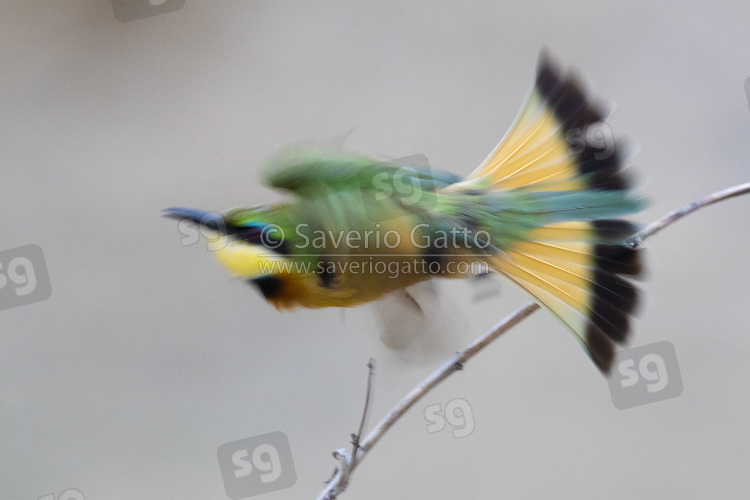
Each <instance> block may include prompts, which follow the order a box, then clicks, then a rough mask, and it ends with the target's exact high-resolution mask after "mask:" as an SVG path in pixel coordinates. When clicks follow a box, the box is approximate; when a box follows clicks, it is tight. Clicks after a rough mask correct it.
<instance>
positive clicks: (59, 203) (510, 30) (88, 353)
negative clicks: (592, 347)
mask: <svg viewBox="0 0 750 500" xmlns="http://www.w3.org/2000/svg"><path fill="white" fill-rule="evenodd" d="M117 1H122V0H117ZM541 47H547V48H549V49H550V50H551V52H552V53H553V54H554V55H555V56H556V57H557V58H558V59H560V60H561V61H562V62H564V63H565V64H567V65H571V66H573V67H575V68H577V69H578V70H580V71H581V72H582V73H583V74H585V75H586V76H587V78H588V79H590V82H591V84H592V85H593V88H594V89H595V90H596V92H597V93H598V94H599V95H602V96H604V97H606V98H608V99H610V100H611V101H613V102H614V103H616V105H617V110H616V113H615V115H614V117H613V118H612V119H611V121H610V123H611V124H612V126H613V128H614V129H615V131H616V132H617V133H618V134H620V135H624V136H626V137H629V138H631V139H632V141H633V143H634V144H636V145H637V146H638V148H639V153H638V156H637V157H636V162H635V165H636V168H637V170H638V171H639V172H640V174H641V178H642V184H643V191H644V192H645V193H646V194H647V195H648V196H649V198H650V199H651V200H652V204H651V205H650V207H649V208H648V210H646V211H645V212H644V213H643V214H641V215H640V216H639V217H640V220H641V221H643V222H647V221H650V220H652V219H654V218H656V217H657V216H659V215H662V214H664V213H666V212H667V211H669V210H671V209H673V208H676V207H678V206H680V205H682V204H684V203H687V202H689V201H691V200H693V199H696V198H697V197H699V196H701V195H703V194H707V193H709V192H711V191H715V190H717V189H721V188H724V187H728V186H730V185H734V184H739V183H741V182H746V181H748V180H750V175H749V174H750V168H748V165H749V164H750V140H748V139H750V111H749V110H748V103H747V100H746V96H745V93H744V90H743V84H744V81H745V79H746V78H748V77H750V51H748V47H750V6H748V5H747V2H739V1H737V2H721V3H715V2H691V6H687V5H686V4H685V3H684V2H660V3H659V4H658V5H657V4H656V3H654V2H639V1H637V2H628V3H627V4H619V3H618V4H615V3H614V2H610V3H606V4H605V3H602V2H565V3H562V2H559V3H549V2H523V3H521V2H518V3H516V2H504V3H498V2H442V1H440V2H435V1H419V2H408V3H404V2H347V1H341V2H317V1H307V2H286V1H254V0H253V1H250V0H246V1H214V2H203V1H198V0H187V1H186V2H185V5H184V7H183V8H182V9H179V10H177V11H174V12H171V13H166V14H163V15H158V16H154V17H149V18H145V19H140V20H134V21H132V22H125V23H123V22H119V21H118V20H116V19H115V17H114V14H113V8H112V5H111V3H110V1H108V0H98V1H95V2H94V1H88V2H84V1H81V0H66V1H64V2H42V1H38V0H34V1H31V0H4V1H3V2H2V4H1V5H0V68H1V69H0V82H2V83H1V85H0V116H2V120H1V121H0V172H1V173H0V181H1V182H0V206H1V207H2V215H3V216H2V218H0V237H1V239H0V250H6V249H12V248H16V247H21V246H23V245H28V244H38V245H39V246H40V247H41V248H42V249H43V251H44V255H45V258H46V263H47V267H48V269H49V276H50V281H51V285H52V295H51V297H50V298H49V299H48V300H46V301H42V302H37V303H34V304H29V305H24V306H22V307H17V308H13V309H7V310H4V311H1V312H0V324H1V325H2V328H1V330H0V499H2V500H5V499H37V498H39V497H41V496H43V495H47V494H52V493H54V494H55V495H59V494H60V493H61V492H62V491H65V490H68V489H70V488H76V489H78V490H80V492H82V493H83V494H84V495H85V498H86V500H96V499H107V500H119V499H133V498H153V499H193V498H194V499H225V498H227V496H226V494H225V491H224V486H223V483H222V476H221V473H220V471H219V465H218V461H217V454H216V453H217V449H218V447H219V446H220V445H222V444H223V443H227V442H231V441H235V440H240V439H245V438H251V437H253V436H258V435H262V434H266V433H271V432H275V431H282V432H284V433H285V434H286V435H287V436H288V438H289V443H290V446H291V450H292V455H293V460H294V466H295V469H296V474H297V481H296V483H295V484H294V486H293V487H291V488H288V489H283V490H279V491H276V492H273V493H268V494H266V495H264V496H262V497H260V498H264V499H267V500H276V499H292V498H294V499H306V498H315V497H316V495H317V494H318V493H319V491H320V490H321V489H322V487H323V484H322V481H323V480H325V479H327V478H328V477H329V475H330V473H331V471H332V470H333V467H334V465H335V461H334V459H333V458H332V457H331V454H330V452H331V451H332V450H334V449H336V448H339V447H342V446H344V445H346V444H347V442H348V440H349V433H351V432H354V431H355V430H356V427H357V425H358V424H359V417H360V414H361V409H362V402H363V398H364V387H365V379H366V368H365V366H364V365H365V363H366V362H367V359H368V358H369V357H370V356H375V357H376V358H377V360H378V369H377V375H376V379H375V382H374V384H375V387H374V390H375V393H374V401H373V405H372V417H371V420H370V424H371V425H372V424H374V423H375V422H376V421H377V420H378V419H379V418H380V417H381V416H382V415H383V414H384V413H385V412H386V411H387V410H388V409H389V408H390V407H391V406H392V405H393V404H394V403H395V402H396V401H397V400H398V399H399V398H400V397H401V396H402V395H403V394H405V393H406V392H407V391H408V390H409V389H411V388H412V387H413V386H414V385H415V384H416V383H417V382H418V381H419V380H421V379H422V378H423V377H424V376H425V375H426V374H428V373H429V372H430V371H431V369H432V365H430V364H427V363H424V362H422V363H408V362H405V361H403V360H401V359H396V358H394V357H393V356H389V355H388V352H387V351H386V350H385V349H384V348H383V347H382V346H381V345H380V344H379V342H378V339H377V331H376V330H377V327H376V324H375V323H374V322H373V320H372V315H371V311H369V310H368V309H367V308H359V309H353V310H347V311H345V312H343V313H342V311H340V310H336V309H331V310H320V311H308V310H301V311H298V312H293V313H285V314H280V313H278V312H277V311H276V310H275V309H273V308H272V307H270V306H268V305H267V304H266V303H265V302H264V301H263V300H262V299H261V298H260V297H259V296H258V294H257V293H256V292H255V291H254V290H253V289H252V288H250V287H248V286H246V285H245V284H243V283H241V282H239V281H235V280H231V279H230V278H229V276H228V274H226V273H225V272H224V271H223V269H221V268H220V267H219V265H218V264H217V263H216V262H215V261H214V259H213V258H212V256H211V255H210V254H209V252H208V251H207V250H206V247H205V245H204V244H202V243H199V244H196V245H192V246H187V247H185V246H182V245H181V242H180V234H179V232H178V230H177V225H176V224H175V223H174V221H170V220H166V219H163V218H161V217H160V216H159V214H160V210H161V209H163V208H165V207H169V206H175V205H181V206H195V207H200V208H206V209H218V210H221V209H226V208H229V207H233V206H237V205H243V204H246V205H257V204H262V203H268V202H272V201H277V200H280V199H282V195H281V194H280V193H276V192H273V191H271V190H269V189H267V188H265V187H263V186H261V185H259V183H258V182H257V173H258V171H259V168H260V167H261V165H262V164H263V162H264V161H265V160H266V159H267V158H268V157H269V156H270V155H271V154H273V153H274V152H275V151H277V150H278V149H279V148H280V147H282V146H284V145H286V144H289V143H293V142H296V141H300V140H313V141H331V142H336V141H339V142H340V141H341V140H342V139H341V138H342V137H344V136H346V134H347V133H349V132H350V131H352V130H353V132H352V133H351V135H349V136H348V138H347V140H346V143H345V147H346V148H348V149H352V150H356V151H362V152H367V153H375V154H381V155H386V156H390V157H401V156H407V155H411V154H416V153H419V154H424V155H426V156H427V158H429V160H430V163H431V165H432V166H433V167H434V168H441V169H447V170H451V171H453V172H456V173H459V174H467V173H468V172H469V171H471V170H472V169H473V168H474V167H475V166H476V165H477V164H478V163H479V162H480V161H481V160H482V159H483V158H484V157H485V156H486V154H487V153H488V152H489V151H490V150H491V149H492V148H493V147H494V146H495V144H496V143H497V141H498V140H499V139H500V138H501V137H502V135H503V134H504V133H505V131H506V129H507V127H508V125H509V124H510V122H511V121H512V119H513V118H514V116H515V114H516V112H517V110H518V108H519V106H520V104H521V102H522V99H523V98H524V96H525V94H526V91H527V90H528V88H529V85H530V82H531V79H532V77H533V71H534V68H535V64H536V59H537V56H538V54H539V51H540V48H541ZM749 209H750V198H746V199H736V200H731V201H728V202H725V203H722V204H720V205H717V206H715V207H713V208H709V209H706V210H705V211H702V212H699V213H697V214H695V215H693V216H691V217H689V218H688V219H685V220H684V221H682V222H680V223H678V224H676V225H674V226H672V227H670V228H668V229H667V230H665V231H664V232H663V233H661V234H659V235H657V236H655V237H654V238H652V239H651V240H649V241H648V243H647V246H648V248H649V268H650V277H649V279H648V281H647V283H646V285H645V288H646V292H647V295H646V304H645V307H644V308H643V312H642V314H641V316H640V319H639V321H638V322H637V324H636V331H635V335H634V338H633V342H632V345H634V346H639V345H647V344H650V343H653V342H657V341H662V340H667V341H670V342H671V343H672V344H673V345H674V346H675V349H676V352H677V357H678V360H679V368H680V370H681V373H682V379H683V383H684V391H683V393H682V395H681V396H679V397H676V398H673V399H669V400H665V401H661V402H656V403H652V404H648V405H644V406H639V407H636V408H631V409H627V410H618V409H617V408H615V407H614V406H613V404H612V401H611V399H610V394H609V389H608V386H607V382H606V379H604V378H603V377H602V376H601V375H600V374H599V373H598V372H597V370H596V368H595V367H594V366H593V364H592V363H591V362H590V361H589V360H588V359H587V358H586V356H585V355H584V354H583V353H582V351H581V349H580V348H579V347H578V345H577V344H576V342H575V341H574V340H573V339H572V338H571V336H570V335H569V334H568V333H566V331H565V330H564V328H563V327H562V326H561V325H560V324H558V323H557V322H556V321H555V320H554V319H552V318H551V317H550V315H549V314H547V313H544V312H540V313H537V314H535V315H534V316H533V317H532V318H530V319H529V320H527V321H526V322H524V323H523V324H522V325H520V326H519V327H517V328H515V329H514V330H512V331H511V332H510V333H508V334H507V335H506V336H505V337H503V338H501V339H500V340H499V341H497V342H496V343H495V344H493V345H492V346H490V347H489V348H488V349H487V350H485V351H484V352H483V353H481V354H480V355H479V356H478V357H477V358H476V359H475V360H474V361H472V362H471V363H470V364H469V365H467V367H466V370H465V371H464V372H462V373H459V374H457V375H455V376H453V377H452V378H451V379H449V380H448V381H447V382H446V383H444V384H443V385H442V386H440V387H439V388H438V389H437V390H436V391H434V392H433V393H431V394H430V395H428V397H427V398H426V399H425V400H424V401H423V402H421V403H419V404H418V405H417V407H415V408H414V409H413V410H412V411H411V412H410V413H408V414H407V415H406V416H405V418H404V419H403V420H402V421H400V422H399V423H398V424H397V425H396V426H395V427H394V428H393V430H392V431H391V432H390V433H389V434H388V435H386V437H385V438H384V439H383V441H382V442H381V443H380V444H379V445H378V446H377V447H376V448H375V449H374V451H373V452H372V453H371V454H370V456H369V457H368V458H367V459H366V461H365V462H363V463H362V466H361V468H360V469H359V470H358V471H357V472H356V474H355V475H354V478H353V484H352V485H351V487H350V489H349V491H347V493H346V494H345V495H344V496H343V497H341V498H346V499H348V500H357V499H370V498H410V499H414V500H421V499H430V500H432V499H443V498H462V499H463V498H467V499H468V498H471V499H491V498H565V499H567V498H570V499H589V498H591V499H593V498H615V499H631V498H675V499H677V498H679V499H684V498H691V499H693V498H695V499H702V498H707V497H711V498H746V495H747V491H748V488H750V476H748V473H747V469H748V467H750V402H749V398H748V396H750V388H749V387H748V384H747V381H748V379H749V378H750V366H749V365H748V362H747V360H748V356H749V355H750V337H748V324H750V308H749V307H748V302H749V299H750V285H748V281H749V278H750V236H748V232H749V231H750V218H749V217H748V216H747V214H748V211H749ZM444 285H445V286H443V288H445V290H446V293H447V294H448V295H449V296H450V297H452V303H453V304H454V305H455V307H456V309H457V310H458V311H459V312H460V314H457V315H456V321H457V323H458V324H459V325H460V327H458V328H455V334H454V338H453V339H452V343H453V345H449V346H447V349H446V350H445V352H444V357H447V356H448V355H450V354H451V353H452V352H453V351H457V350H460V349H461V348H462V347H464V346H465V345H466V344H467V343H468V342H470V341H471V340H472V339H473V338H474V337H476V336H478V335H479V334H480V333H482V332H483V331H485V330H486V329H487V328H488V327H490V326H491V325H492V324H494V323H495V322H496V321H498V320H499V319H501V318H502V317H503V316H505V315H506V314H508V313H510V312H511V311H512V310H514V309H515V308H517V307H518V306H519V305H521V304H522V303H524V301H525V300H526V297H525V296H524V295H523V293H521V292H520V291H518V290H516V289H515V288H514V287H513V286H512V285H511V284H510V283H509V282H507V281H501V282H500V286H501V292H500V294H499V295H496V296H494V297H491V298H487V299H484V300H480V301H476V300H474V299H472V294H473V291H472V290H473V289H472V287H471V286H470V285H469V284H465V283H445V284H444ZM456 398H463V399H465V400H466V401H468V402H469V403H470V405H471V412H472V415H473V418H474V421H475V430H474V432H473V433H472V434H471V435H469V436H467V437H464V438H460V439H457V438H454V437H453V435H452V433H451V431H450V429H446V430H444V431H442V432H435V433H428V432H427V430H426V420H425V416H424V409H425V407H426V406H428V405H434V404H442V405H445V404H446V403H447V402H448V401H451V400H454V399H456ZM63 500H64V499H63Z"/></svg>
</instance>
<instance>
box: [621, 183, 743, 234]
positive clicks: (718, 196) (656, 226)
mask: <svg viewBox="0 0 750 500" xmlns="http://www.w3.org/2000/svg"><path fill="white" fill-rule="evenodd" d="M747 193H750V182H748V183H745V184H740V185H738V186H733V187H730V188H727V189H722V190H721V191H717V192H715V193H712V194H709V195H708V196H704V197H703V198H701V199H699V200H696V201H694V202H692V203H689V204H687V205H685V206H684V207H682V208H678V209H677V210H674V211H672V212H669V213H668V214H667V215H665V216H664V217H661V218H659V219H657V220H655V221H654V222H652V223H651V224H649V225H648V226H646V227H644V228H643V229H642V230H640V231H639V232H638V233H636V234H634V235H633V236H631V237H630V238H628V241H627V243H628V245H629V246H630V247H631V248H635V247H637V246H639V245H640V244H641V243H642V242H643V240H645V239H646V238H648V237H649V236H653V235H654V234H656V233H658V232H659V231H661V230H662V229H664V228H665V227H667V226H669V225H671V224H674V223H675V222H677V221H678V220H680V219H682V218H683V217H685V216H686V215H688V214H691V213H693V212H695V211H696V210H698V209H699V208H703V207H707V206H708V205H712V204H714V203H716V202H718V201H722V200H726V199H728V198H733V197H735V196H740V195H743V194H747Z"/></svg>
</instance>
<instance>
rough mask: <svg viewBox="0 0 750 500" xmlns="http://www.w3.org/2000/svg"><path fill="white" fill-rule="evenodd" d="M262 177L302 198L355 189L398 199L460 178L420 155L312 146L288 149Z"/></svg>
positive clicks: (430, 189) (274, 160) (368, 193)
mask: <svg viewBox="0 0 750 500" xmlns="http://www.w3.org/2000/svg"><path fill="white" fill-rule="evenodd" d="M262 179H263V181H264V182H265V183H266V184H268V185H269V186H272V187H275V188H279V189H285V190H287V191H291V192H293V193H295V194H296V195H298V196H301V197H319V196H325V195H326V194H328V193H330V192H332V191H353V190H356V191H360V192H363V193H365V194H366V195H368V196H369V195H372V196H377V195H378V193H380V194H381V195H383V194H385V195H386V196H388V195H396V196H395V198H398V197H399V195H403V196H402V197H403V198H408V195H410V194H412V195H414V194H418V193H416V191H424V192H434V191H435V190H437V189H440V188H442V187H445V186H447V185H449V184H453V183H454V182H458V180H459V178H458V177H457V176H455V175H453V174H449V173H445V172H431V171H430V169H429V167H428V166H427V164H426V159H424V157H423V156H421V155H415V156H411V157H407V158H403V159H400V160H385V159H381V158H375V157H371V156H366V155H360V154H356V153H351V152H347V151H340V150H326V149H322V148H317V147H312V146H295V147H291V148H287V149H285V150H284V151H282V152H281V153H280V154H279V155H277V156H276V157H275V158H274V159H273V160H272V161H271V162H269V164H268V165H267V166H266V168H265V169H264V171H263V174H262ZM381 198H382V196H381Z"/></svg>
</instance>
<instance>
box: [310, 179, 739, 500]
mask: <svg viewBox="0 0 750 500" xmlns="http://www.w3.org/2000/svg"><path fill="white" fill-rule="evenodd" d="M747 193H750V183H746V184H740V185H738V186H734V187H731V188H728V189H724V190H722V191H717V192H715V193H713V194H710V195H708V196H705V197H703V198H701V199H699V200H697V201H694V202H692V203H690V204H688V205H685V206H684V207H682V208H679V209H677V210H675V211H673V212H670V213H668V214H667V215H665V216H664V217H661V218H660V219H657V220H656V221H654V222H652V223H651V224H649V225H647V226H646V227H645V228H643V229H642V230H641V231H639V232H638V233H636V234H635V235H633V236H631V237H630V238H628V240H627V241H626V244H627V245H628V246H630V247H631V248H636V247H638V246H640V245H641V243H643V241H644V240H645V239H646V238H649V237H650V236H653V235H654V234H656V233H657V232H659V231H661V230H662V229H664V228H665V227H667V226H669V225H671V224H673V223H675V222H676V221H678V220H680V219H682V218H683V217H685V216H686V215H688V214H690V213H693V212H695V211H696V210H698V209H700V208H703V207H706V206H708V205H711V204H713V203H716V202H718V201H722V200H726V199H728V198H732V197H734V196H739V195H742V194H747ZM539 308H540V306H539V305H538V304H537V303H536V302H530V303H528V304H526V305H525V306H523V307H521V308H520V309H518V310H516V311H515V312H514V313H513V314H511V315H510V316H508V317H507V318H505V319H504V320H502V321H501V322H500V323H498V324H497V325H495V326H494V327H493V328H492V329H491V330H490V331H489V332H487V333H485V334H484V335H483V336H481V337H479V338H478V339H477V340H475V341H474V342H472V343H471V344H470V345H469V346H468V347H466V349H464V350H463V351H461V352H460V353H458V354H456V355H455V356H454V357H453V358H451V359H449V360H448V361H446V362H445V363H443V365H442V366H441V367H440V368H438V369H437V370H435V371H434V372H432V374H430V376H428V377H427V378H426V379H424V380H423V381H422V382H421V383H420V384H419V385H417V386H416V387H415V388H414V389H412V390H411V391H410V392H409V393H408V394H407V395H406V396H404V397H403V398H402V399H401V401H399V402H398V404H396V406H394V407H393V408H392V409H391V411H389V412H388V414H387V415H386V416H385V417H384V418H383V419H382V420H381V421H380V422H379V423H378V425H377V426H375V428H374V429H373V430H372V431H371V432H370V433H369V434H368V435H367V437H366V438H365V439H364V441H362V442H361V443H360V444H359V446H358V447H357V446H355V448H354V452H353V453H349V452H348V451H347V450H345V449H343V448H342V449H339V450H337V451H336V452H334V456H335V457H336V458H337V459H338V460H339V461H340V462H341V467H340V468H339V469H337V471H336V473H335V474H334V477H333V478H331V480H330V481H329V482H328V485H327V486H326V488H325V489H324V490H323V492H322V493H321V494H320V496H318V500H335V499H336V497H337V496H338V495H339V494H340V493H342V492H343V491H344V490H345V489H346V487H347V486H348V483H349V476H350V475H351V473H352V472H353V471H354V469H355V468H356V466H357V465H359V463H361V462H362V459H363V458H364V457H365V455H366V454H367V453H368V452H369V451H370V450H371V449H372V447H373V446H375V445H376V444H377V442H378V441H380V438H381V437H383V435H384V434H385V433H386V432H387V431H388V429H390V428H391V427H392V426H393V424H394V423H395V422H396V421H397V420H398V419H399V418H401V416H402V415H403V414H404V413H406V411H407V410H408V409H409V408H411V407H412V406H414V404H415V403H416V402H417V401H419V400H420V399H421V398H422V397H424V396H425V394H427V393H428V392H429V391H430V390H432V389H433V388H434V387H435V386H437V385H438V384H439V383H440V382H442V381H443V380H445V379H446V378H448V377H449V376H450V375H451V374H452V373H454V372H456V371H459V370H462V369H463V365H464V363H466V362H467V361H468V360H470V359H471V358H473V357H474V356H475V355H476V354H477V353H479V351H481V350H482V349H484V348H485V347H487V346H488V345H489V344H490V343H491V342H492V341H494V340H495V339H497V338H498V337H499V336H500V335H502V334H503V333H505V332H506V331H508V330H510V329H511V328H513V327H514V326H516V325H517V324H518V323H520V322H521V321H523V320H524V319H526V318H527V317H528V316H530V315H531V314H533V313H534V312H535V311H537V310H538V309H539ZM369 390H370V389H369V381H368V397H367V399H368V400H369ZM366 412H367V406H365V414H366ZM363 422H364V415H363ZM361 432H362V426H361V425H360V433H361ZM355 441H356V442H358V441H359V439H356V440H355Z"/></svg>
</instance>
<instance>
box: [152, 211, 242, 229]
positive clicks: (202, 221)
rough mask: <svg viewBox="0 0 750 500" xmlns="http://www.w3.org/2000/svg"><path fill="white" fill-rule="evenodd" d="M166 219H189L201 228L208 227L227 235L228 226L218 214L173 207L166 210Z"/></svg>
mask: <svg viewBox="0 0 750 500" xmlns="http://www.w3.org/2000/svg"><path fill="white" fill-rule="evenodd" d="M163 215H164V217H169V218H171V219H187V220H190V221H193V222H195V223H196V224H198V225H199V226H203V227H206V228H208V229H211V230H212V231H216V232H218V233H220V234H227V225H226V222H224V217H223V216H222V215H221V214H220V213H218V212H206V211H205V210H196V209H194V208H181V207H172V208H166V209H164V214H163Z"/></svg>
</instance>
